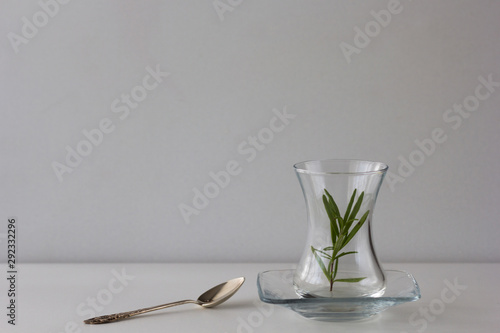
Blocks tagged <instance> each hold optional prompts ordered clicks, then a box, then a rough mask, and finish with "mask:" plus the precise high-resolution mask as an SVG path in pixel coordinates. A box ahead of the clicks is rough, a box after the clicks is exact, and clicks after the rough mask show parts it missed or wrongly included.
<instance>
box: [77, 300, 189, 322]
mask: <svg viewBox="0 0 500 333" xmlns="http://www.w3.org/2000/svg"><path fill="white" fill-rule="evenodd" d="M188 303H196V304H198V301H193V300H184V301H178V302H172V303H167V304H162V305H157V306H152V307H149V308H143V309H138V310H133V311H128V312H120V313H114V314H110V315H104V316H100V317H94V318H90V319H87V320H84V321H83V322H84V323H85V324H106V323H111V322H114V321H118V320H123V319H127V318H130V317H132V316H137V315H140V314H143V313H147V312H151V311H156V310H161V309H166V308H170V307H172V306H176V305H182V304H188Z"/></svg>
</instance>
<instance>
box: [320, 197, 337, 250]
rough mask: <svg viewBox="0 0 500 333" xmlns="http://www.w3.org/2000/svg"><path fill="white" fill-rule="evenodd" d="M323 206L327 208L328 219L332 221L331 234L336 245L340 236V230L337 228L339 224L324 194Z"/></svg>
mask: <svg viewBox="0 0 500 333" xmlns="http://www.w3.org/2000/svg"><path fill="white" fill-rule="evenodd" d="M323 205H324V206H325V210H326V213H327V214H328V218H329V219H330V232H331V234H332V235H331V236H332V243H335V241H336V240H337V237H338V236H339V230H338V228H337V223H336V222H335V213H334V211H333V208H332V207H331V205H330V204H329V202H328V199H327V198H326V196H325V195H324V194H323Z"/></svg>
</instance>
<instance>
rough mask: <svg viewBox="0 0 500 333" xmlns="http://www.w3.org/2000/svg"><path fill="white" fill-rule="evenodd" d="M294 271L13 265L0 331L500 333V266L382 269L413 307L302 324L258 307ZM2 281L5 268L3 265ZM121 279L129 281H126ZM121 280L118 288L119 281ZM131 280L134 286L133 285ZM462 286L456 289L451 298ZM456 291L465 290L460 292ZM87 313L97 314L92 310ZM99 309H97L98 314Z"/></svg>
mask: <svg viewBox="0 0 500 333" xmlns="http://www.w3.org/2000/svg"><path fill="white" fill-rule="evenodd" d="M291 267H293V265H291V264H120V263H114V264H24V265H22V264H21V265H18V267H17V269H18V276H17V286H16V289H17V290H16V291H17V295H16V296H17V299H16V306H17V307H16V325H15V326H12V325H10V324H8V323H7V320H8V317H7V316H6V315H7V311H8V310H7V309H6V306H7V305H8V301H9V300H8V298H7V290H8V285H7V279H2V280H3V281H2V283H0V288H1V289H0V304H1V308H2V309H3V310H2V311H3V312H4V313H2V315H1V316H0V318H2V319H1V323H0V331H1V332H23V333H24V332H37V333H43V332H50V333H62V332H93V333H94V332H99V333H101V332H105V333H111V332H121V333H126V332H218V333H219V332H220V333H224V332H242V333H243V332H244V333H248V332H407V333H410V332H500V319H499V317H500V292H499V290H500V289H499V288H498V283H499V282H500V279H499V276H500V264H385V265H384V268H385V269H403V270H407V271H408V272H410V273H412V274H413V275H414V276H415V278H416V280H417V282H418V283H419V285H420V288H421V291H422V298H421V299H420V300H419V301H417V302H412V303H407V304H403V305H399V306H397V307H393V308H390V309H388V310H386V311H384V312H382V313H381V314H379V315H377V316H375V317H372V318H370V319H367V320H363V321H357V322H342V323H331V322H320V321H314V320H309V319H305V318H303V317H301V316H299V315H298V314H296V313H294V312H292V311H290V310H288V309H286V308H283V307H280V306H275V305H268V304H265V303H262V302H260V300H259V297H258V295H257V287H256V279H257V273H258V272H260V271H264V270H270V269H285V268H291ZM0 269H2V270H3V272H4V273H5V275H7V266H6V265H5V264H2V265H0ZM123 273H125V275H126V276H128V277H126V278H124V277H123V275H122V274H123ZM116 275H122V278H121V279H122V281H120V280H119V279H117V278H116ZM238 276H244V277H246V279H247V280H246V282H245V284H244V285H243V286H242V288H241V289H240V290H239V291H238V293H237V294H235V295H234V296H233V298H231V299H230V300H228V301H227V302H226V303H224V304H222V305H220V306H219V307H217V308H215V309H204V308H201V307H198V306H196V305H193V304H188V305H183V306H179V307H174V308H170V309H165V310H161V311H158V312H153V313H150V314H146V315H142V316H139V317H136V318H133V319H129V320H125V321H121V322H116V323H112V324H106V325H84V324H83V323H82V321H83V320H84V319H87V318H89V317H90V315H91V312H95V314H96V315H103V314H108V313H114V312H121V311H126V310H133V309H137V308H141V307H147V306H151V305H157V304H162V303H167V302H170V301H177V300H182V299H189V298H193V299H196V298H197V297H198V296H199V295H200V294H201V293H202V292H203V291H205V290H206V289H208V288H210V287H212V286H214V285H216V284H218V283H220V282H223V281H225V280H228V279H230V278H233V277H238ZM132 277H133V279H132ZM450 284H458V285H459V286H460V287H459V289H455V290H452V289H454V288H451V289H450ZM460 288H461V289H460ZM92 304H93V305H92ZM94 308H95V310H94Z"/></svg>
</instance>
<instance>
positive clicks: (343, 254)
mask: <svg viewBox="0 0 500 333" xmlns="http://www.w3.org/2000/svg"><path fill="white" fill-rule="evenodd" d="M353 253H358V251H349V252H342V253H341V254H339V255H338V256H336V257H335V258H333V259H338V258H340V257H343V256H346V255H348V254H353Z"/></svg>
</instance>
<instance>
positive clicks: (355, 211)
mask: <svg viewBox="0 0 500 333" xmlns="http://www.w3.org/2000/svg"><path fill="white" fill-rule="evenodd" d="M364 195H365V192H364V191H363V192H361V194H360V195H359V198H358V201H356V204H355V205H354V208H353V209H352V212H351V214H350V215H349V218H348V220H351V219H355V218H356V215H358V212H359V209H360V208H361V204H362V203H363V197H364Z"/></svg>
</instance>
